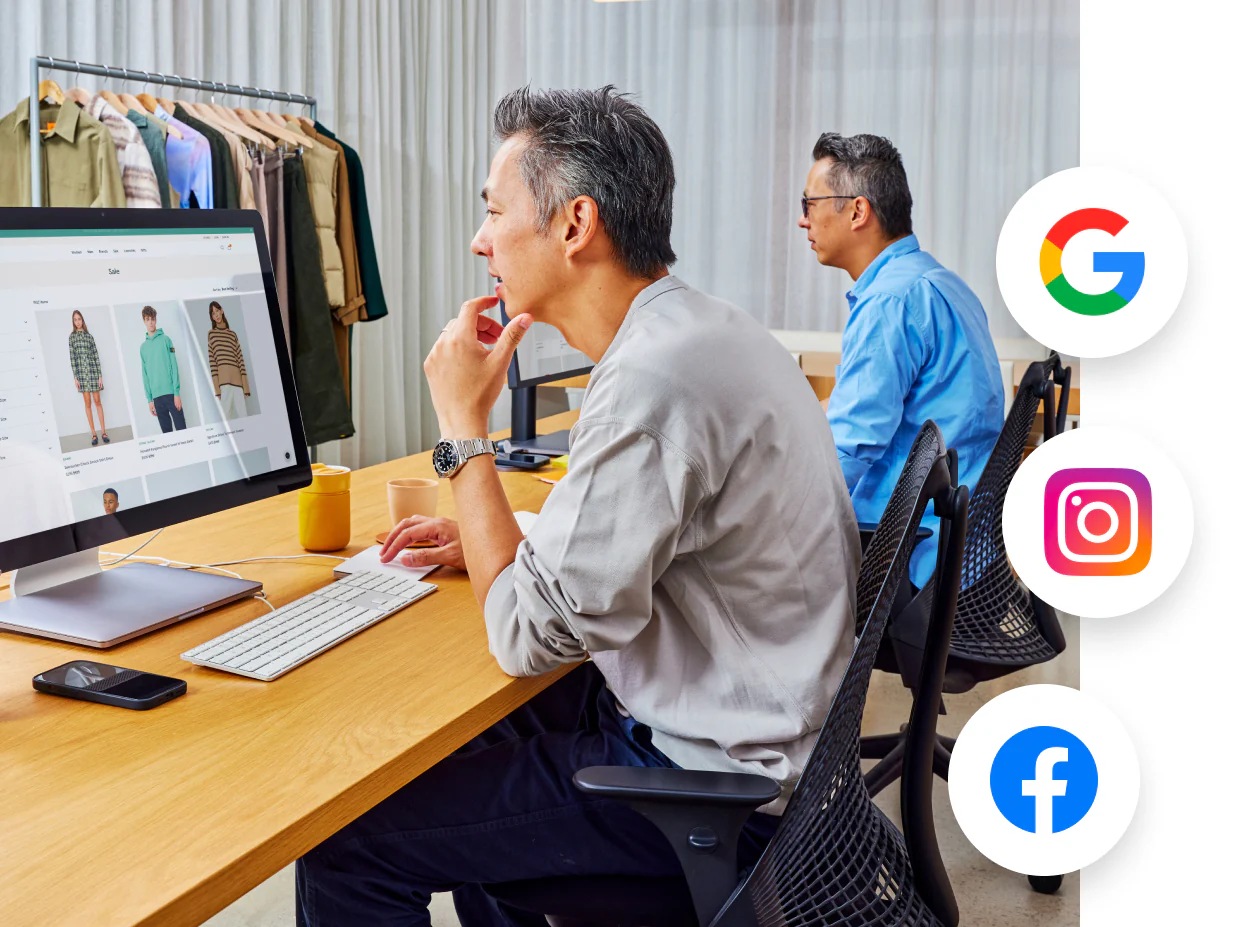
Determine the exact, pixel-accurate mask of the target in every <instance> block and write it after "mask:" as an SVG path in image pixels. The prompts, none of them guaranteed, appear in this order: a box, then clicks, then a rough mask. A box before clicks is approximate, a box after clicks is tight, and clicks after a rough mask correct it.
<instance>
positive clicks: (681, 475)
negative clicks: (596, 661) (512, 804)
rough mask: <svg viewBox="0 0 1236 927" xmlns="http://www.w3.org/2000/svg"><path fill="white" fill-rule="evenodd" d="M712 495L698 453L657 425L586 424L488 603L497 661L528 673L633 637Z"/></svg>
mask: <svg viewBox="0 0 1236 927" xmlns="http://www.w3.org/2000/svg"><path fill="white" fill-rule="evenodd" d="M705 495H706V483H705V481H704V477H703V474H702V472H701V471H700V469H699V467H698V465H697V464H696V463H695V461H693V460H692V459H691V457H689V456H688V455H687V453H686V452H685V451H683V450H682V449H681V448H679V447H677V446H676V445H674V444H672V443H670V442H669V441H667V440H666V439H665V438H664V437H662V436H661V435H659V434H657V433H656V432H655V431H652V430H650V429H647V428H644V427H642V426H639V425H634V424H631V423H628V422H624V421H619V420H613V419H601V420H589V421H581V422H580V423H579V424H578V425H577V426H576V428H575V432H574V434H573V435H572V442H571V467H570V471H569V472H568V474H567V475H566V476H565V477H563V478H562V479H561V480H560V481H559V482H558V483H557V484H556V485H555V486H554V489H553V490H552V491H551V492H550V494H549V498H548V499H547V500H546V502H545V505H544V506H543V507H542V509H541V514H540V517H539V518H538V519H537V521H536V524H535V525H534V526H533V528H532V530H531V531H530V532H529V534H528V537H526V538H525V539H524V540H523V542H522V543H521V544H520V545H519V549H518V551H517V552H516V555H515V561H514V563H512V564H511V565H510V566H508V567H507V568H506V569H505V570H504V571H503V572H502V573H501V574H500V575H499V576H498V578H497V579H496V580H495V581H494V583H493V585H492V586H491V587H490V590H489V594H488V596H487V597H486V599H485V624H486V629H487V631H488V634H489V649H490V651H491V652H492V653H493V655H494V656H495V657H496V658H497V660H498V664H499V665H500V666H501V667H502V669H503V670H505V671H506V672H507V673H510V674H511V675H512V676H533V675H537V674H539V673H545V672H548V671H550V670H552V669H554V668H555V667H557V666H560V665H562V664H564V663H570V662H575V661H578V660H582V659H584V657H585V656H586V655H587V654H588V653H596V652H601V651H605V650H619V649H621V648H622V647H624V646H625V645H626V644H627V643H628V642H630V641H631V640H633V639H634V638H635V637H636V635H638V634H639V633H640V632H641V631H642V630H643V629H644V627H645V626H646V625H647V624H648V622H649V620H650V619H651V617H652V587H653V584H654V583H655V582H656V581H657V580H658V579H659V578H660V576H661V574H662V573H663V572H664V571H665V569H666V567H667V566H669V564H670V562H671V561H672V560H673V558H674V556H675V555H676V553H677V551H678V549H679V545H680V542H685V543H686V544H687V546H690V545H691V542H692V538H691V537H690V536H689V534H685V533H686V532H690V531H691V530H693V529H692V527H691V525H692V520H693V518H694V515H695V511H696V508H697V506H698V505H699V503H700V501H701V500H702V499H703V498H704V497H705Z"/></svg>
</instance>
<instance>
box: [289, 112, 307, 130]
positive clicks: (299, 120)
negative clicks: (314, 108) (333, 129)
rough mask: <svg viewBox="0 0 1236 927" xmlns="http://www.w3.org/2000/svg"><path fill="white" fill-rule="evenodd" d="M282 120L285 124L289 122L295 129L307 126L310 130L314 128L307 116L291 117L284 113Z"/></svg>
mask: <svg viewBox="0 0 1236 927" xmlns="http://www.w3.org/2000/svg"><path fill="white" fill-rule="evenodd" d="M283 119H284V121H285V122H290V123H291V124H292V125H293V126H295V127H297V128H300V127H301V126H307V127H308V128H310V129H313V128H314V125H313V120H312V119H310V118H309V117H307V116H291V115H288V114H287V113H285V114H284V116H283Z"/></svg>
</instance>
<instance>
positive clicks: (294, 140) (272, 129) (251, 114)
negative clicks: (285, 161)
mask: <svg viewBox="0 0 1236 927" xmlns="http://www.w3.org/2000/svg"><path fill="white" fill-rule="evenodd" d="M260 112H261V110H252V109H244V108H238V109H237V110H236V115H237V116H238V117H239V118H240V120H241V121H242V122H244V123H245V124H246V125H249V126H252V127H253V128H254V129H256V130H257V131H258V132H265V133H266V134H267V135H269V136H270V137H271V138H277V139H279V140H280V141H282V142H287V143H289V144H291V145H300V144H302V143H303V142H306V141H309V139H306V138H303V137H302V136H300V135H297V134H296V133H295V132H290V131H288V130H287V129H285V128H284V127H283V126H281V125H274V124H271V123H269V122H267V121H266V120H264V119H262V118H261V116H260V115H259V114H260Z"/></svg>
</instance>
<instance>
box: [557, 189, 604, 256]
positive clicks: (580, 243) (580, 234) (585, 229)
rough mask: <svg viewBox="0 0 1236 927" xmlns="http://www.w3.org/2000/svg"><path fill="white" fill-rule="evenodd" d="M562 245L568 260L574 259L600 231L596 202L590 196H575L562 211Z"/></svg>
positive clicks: (599, 216) (599, 217) (599, 215)
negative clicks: (563, 220) (563, 219)
mask: <svg viewBox="0 0 1236 927" xmlns="http://www.w3.org/2000/svg"><path fill="white" fill-rule="evenodd" d="M563 215H564V217H565V220H566V221H565V222H564V224H563V230H562V234H563V245H564V246H565V248H566V256H567V257H568V258H572V257H575V256H576V255H577V254H579V253H580V252H582V251H583V250H584V249H585V248H587V247H588V245H589V244H590V243H591V242H592V239H593V238H594V237H595V236H596V234H597V232H599V231H600V229H601V214H600V211H599V210H598V209H597V202H596V200H594V199H593V198H592V197H590V196H577V197H575V199H573V200H571V202H569V203H567V204H566V207H565V208H564V209H563Z"/></svg>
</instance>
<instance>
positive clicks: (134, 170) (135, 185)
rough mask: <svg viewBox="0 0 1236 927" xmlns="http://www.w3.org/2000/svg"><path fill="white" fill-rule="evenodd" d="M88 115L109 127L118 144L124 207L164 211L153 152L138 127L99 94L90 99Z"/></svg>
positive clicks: (117, 156)
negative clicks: (152, 156)
mask: <svg viewBox="0 0 1236 927" xmlns="http://www.w3.org/2000/svg"><path fill="white" fill-rule="evenodd" d="M86 112H87V113H88V114H89V115H91V116H93V117H94V118H95V119H97V120H99V121H100V122H101V123H103V124H104V125H105V126H107V130H108V132H110V133H111V136H112V141H113V142H114V143H115V145H116V160H117V161H118V162H119V163H120V180H121V182H123V183H124V199H125V205H126V206H128V207H130V208H137V209H162V208H163V201H162V199H161V198H160V196H159V180H158V178H157V177H156V176H155V172H154V162H152V161H151V160H150V152H149V151H147V150H146V143H145V142H143V141H142V134H141V133H140V132H138V131H137V126H135V125H134V124H133V123H131V122H129V120H128V119H127V118H126V117H125V115H124V113H122V112H120V110H118V109H116V107H114V106H112V105H111V104H110V103H108V102H107V101H106V100H105V99H103V97H102V96H100V95H99V94H97V93H96V94H95V95H94V96H93V97H91V98H90V105H89V106H87V107H86Z"/></svg>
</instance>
